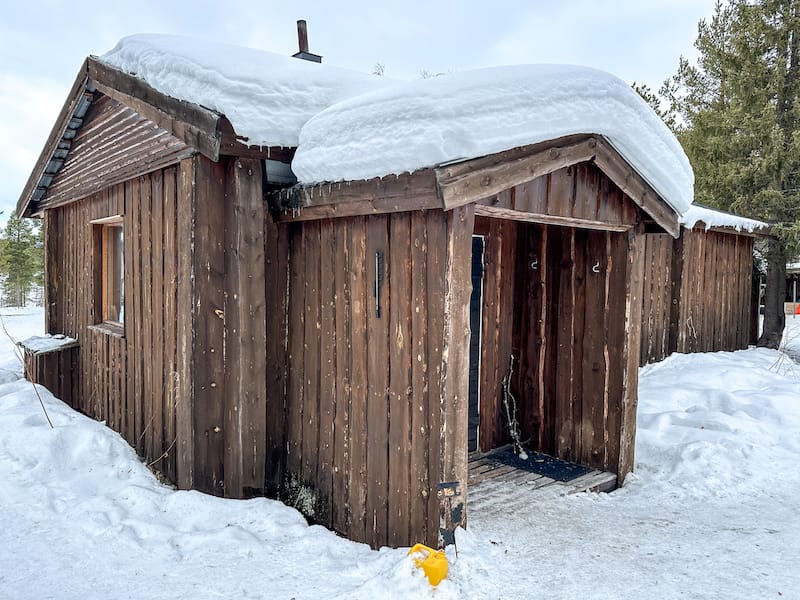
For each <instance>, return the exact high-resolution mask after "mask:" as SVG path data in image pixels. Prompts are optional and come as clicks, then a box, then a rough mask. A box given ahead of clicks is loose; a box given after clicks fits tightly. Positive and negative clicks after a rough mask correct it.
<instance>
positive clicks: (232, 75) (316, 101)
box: [100, 34, 390, 146]
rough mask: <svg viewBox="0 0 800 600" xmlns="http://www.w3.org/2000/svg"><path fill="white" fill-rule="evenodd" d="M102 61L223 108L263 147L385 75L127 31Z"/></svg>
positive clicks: (288, 140)
mask: <svg viewBox="0 0 800 600" xmlns="http://www.w3.org/2000/svg"><path fill="white" fill-rule="evenodd" d="M100 60H102V61H103V62H105V63H107V64H109V65H112V66H114V67H117V68H119V69H121V70H123V71H125V72H127V73H130V74H132V75H134V76H136V77H138V78H139V79H142V80H144V81H146V82H147V83H148V84H149V85H150V86H152V87H153V88H155V89H157V90H158V91H159V92H161V93H163V94H166V95H168V96H172V97H173V98H177V99H179V100H185V101H187V102H192V103H194V104H199V105H201V106H204V107H206V108H210V109H212V110H215V111H217V112H219V113H221V114H224V115H225V116H226V117H227V118H228V120H230V122H231V124H233V128H234V130H235V131H236V133H237V134H239V135H241V136H245V137H246V138H247V142H248V143H249V144H253V145H263V146H297V143H298V134H299V132H300V128H301V127H302V126H303V124H304V123H305V122H306V121H307V120H308V119H310V118H311V117H312V116H313V115H315V114H316V113H318V112H320V111H321V110H323V109H324V108H327V107H328V106H330V105H331V104H334V103H335V102H338V101H340V100H343V99H345V98H349V97H350V96H355V95H358V94H361V93H364V92H367V91H370V90H374V89H376V88H379V87H381V86H385V85H388V84H389V83H390V81H387V80H385V79H384V78H381V77H376V76H374V75H366V74H363V73H358V72H355V71H350V70H347V69H337V68H335V67H329V66H327V65H320V64H316V63H311V62H309V61H305V60H299V59H297V58H292V57H288V56H281V55H279V54H273V53H271V52H265V51H262V50H254V49H252V48H243V47H241V46H233V45H229V44H221V43H217V42H211V41H206V40H197V39H192V38H188V37H182V36H175V35H156V34H140V35H132V36H129V37H126V38H123V39H122V40H120V42H119V43H118V44H117V45H116V46H115V47H114V49H112V50H111V51H109V52H107V53H106V54H104V55H103V56H101V57H100Z"/></svg>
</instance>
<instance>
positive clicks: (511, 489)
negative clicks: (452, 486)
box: [468, 446, 617, 507]
mask: <svg viewBox="0 0 800 600" xmlns="http://www.w3.org/2000/svg"><path fill="white" fill-rule="evenodd" d="M537 471H538V472H537ZM468 485H469V504H470V506H471V507H475V506H479V505H480V504H482V503H484V502H485V501H492V500H495V499H497V498H496V497H497V496H503V495H506V494H508V493H514V494H516V493H519V492H528V491H534V490H535V491H536V492H537V493H539V492H542V493H557V494H558V495H567V494H578V493H581V492H610V491H611V490H614V489H616V487H617V476H616V474H614V473H609V472H607V471H598V470H597V469H590V468H588V467H584V466H582V465H578V464H576V463H571V462H568V461H562V460H560V459H557V458H553V457H551V456H548V455H544V454H538V453H531V455H530V456H529V457H528V458H527V459H525V460H523V459H520V458H519V457H517V456H516V455H515V454H513V452H512V450H511V447H510V446H504V447H502V448H497V449H495V450H492V451H490V452H486V453H479V452H472V453H470V455H469V484H468Z"/></svg>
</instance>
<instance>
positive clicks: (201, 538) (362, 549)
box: [0, 309, 800, 600]
mask: <svg viewBox="0 0 800 600" xmlns="http://www.w3.org/2000/svg"><path fill="white" fill-rule="evenodd" d="M2 313H3V315H4V317H3V319H4V321H5V323H6V326H7V328H8V330H9V332H10V333H11V334H12V336H14V337H16V338H17V339H22V338H25V337H27V336H29V335H38V334H41V333H42V315H41V311H40V310H38V311H31V310H17V311H12V310H9V309H3V311H2ZM788 323H789V328H788V330H787V335H786V339H787V341H788V344H789V346H790V349H791V350H792V351H794V352H796V353H797V354H798V355H800V319H791V318H790V319H789V322H788ZM0 369H2V370H0V431H1V432H2V433H0V482H1V484H0V598H4V599H5V598H8V599H17V598H31V599H33V598H35V599H43V598H58V599H68V598H75V599H77V598H81V599H86V598H93V599H94V598H97V599H107V598H136V599H137V600H139V599H148V600H149V599H157V598H170V599H174V598H193V599H194V598H197V599H204V598H336V597H339V598H395V597H417V598H425V597H436V598H581V599H584V598H604V599H607V598H726V599H730V598H799V597H800V569H798V565H797V561H798V557H800V510H798V509H800V500H798V497H797V495H798V490H800V469H798V468H797V465H798V459H800V366H798V365H797V364H795V363H793V362H792V361H791V360H789V359H788V358H787V357H786V356H785V355H783V354H781V353H779V352H773V351H767V350H755V349H753V350H747V351H741V352H734V353H715V354H706V355H691V356H689V355H677V356H673V357H671V358H669V359H668V360H666V361H664V362H662V363H659V364H657V365H651V366H648V367H646V368H644V369H642V371H641V381H640V393H639V421H638V436H637V446H636V473H635V475H632V476H631V477H630V478H629V479H628V481H627V482H626V485H625V486H624V487H623V488H622V489H620V490H617V491H615V492H613V493H611V494H581V495H576V496H543V495H537V496H528V495H526V494H525V493H524V492H522V491H521V490H519V489H518V488H517V489H516V490H514V491H513V492H510V493H509V494H508V495H507V496H506V497H505V498H503V497H502V496H500V497H499V498H498V499H496V500H495V501H493V502H492V503H490V504H488V505H486V506H484V507H483V508H482V509H481V510H480V511H477V510H476V511H473V512H472V513H471V514H470V528H469V531H467V532H459V535H458V542H459V555H458V558H456V557H455V556H454V554H453V552H452V549H451V550H450V551H449V555H450V559H451V573H450V577H449V578H448V579H447V580H445V581H444V582H442V584H441V585H440V586H439V588H438V589H436V590H432V589H431V588H430V587H429V586H428V584H427V582H426V580H425V579H423V577H422V576H421V574H420V573H419V572H418V571H417V570H416V569H415V568H414V567H413V565H412V563H411V561H410V560H409V559H408V558H407V557H406V553H405V551H404V550H402V549H401V550H388V549H383V550H381V551H378V552H376V551H372V550H370V549H369V548H368V547H366V546H365V545H362V544H355V543H352V542H348V541H346V540H343V539H341V538H339V537H337V536H335V535H334V534H332V533H331V532H329V531H327V530H325V529H323V528H321V527H317V526H314V527H309V526H307V525H306V523H305V521H304V520H303V518H302V517H301V516H300V515H299V514H298V513H297V512H296V511H294V510H292V509H289V508H286V507H284V506H283V505H282V504H280V503H278V502H274V501H270V500H266V499H257V500H248V501H235V500H222V499H218V498H212V497H209V496H205V495H203V494H200V493H197V492H176V491H173V490H171V489H169V488H167V487H164V486H162V485H160V484H159V483H158V482H157V481H156V480H155V478H154V477H153V476H152V475H151V474H150V472H149V471H148V470H147V469H146V468H145V467H144V466H143V465H142V464H141V463H140V462H139V461H138V460H137V458H136V456H135V455H134V453H133V452H132V450H131V449H130V448H129V447H128V446H127V445H126V444H125V442H123V441H122V439H121V438H120V437H119V436H117V435H116V434H115V433H113V432H112V431H110V430H108V429H107V428H105V427H104V426H103V425H102V424H100V423H97V422H94V421H92V420H91V419H88V418H86V417H84V416H81V415H79V414H77V413H75V412H73V411H71V410H70V409H69V408H67V407H66V406H65V405H64V404H63V403H61V402H60V401H59V400H57V399H55V398H53V397H52V395H50V394H49V393H47V392H46V391H44V390H40V391H41V394H42V397H43V399H44V401H45V404H46V406H47V409H48V411H49V413H50V417H51V418H52V419H53V422H54V424H55V429H53V430H50V429H49V428H48V427H47V425H46V422H45V419H44V417H43V415H42V411H41V408H40V407H39V403H38V401H37V399H36V395H35V394H34V393H33V391H32V388H31V386H30V384H28V383H26V382H24V381H22V380H18V379H16V378H17V377H18V375H19V371H20V368H19V364H18V363H16V362H15V358H14V354H13V347H12V345H11V343H10V342H9V341H8V340H6V339H5V336H4V339H3V340H2V341H1V342H0Z"/></svg>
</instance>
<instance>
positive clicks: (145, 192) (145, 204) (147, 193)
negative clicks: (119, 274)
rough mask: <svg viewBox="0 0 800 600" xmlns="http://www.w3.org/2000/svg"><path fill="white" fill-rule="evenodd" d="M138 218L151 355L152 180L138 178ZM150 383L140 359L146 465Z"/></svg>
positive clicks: (150, 455) (150, 447)
mask: <svg viewBox="0 0 800 600" xmlns="http://www.w3.org/2000/svg"><path fill="white" fill-rule="evenodd" d="M140 189H141V211H142V212H141V215H140V238H139V239H140V248H141V250H140V252H141V271H140V274H141V275H140V276H141V283H142V285H141V295H142V315H141V320H140V321H139V323H141V325H140V326H141V328H142V347H144V348H148V350H149V352H152V351H153V329H154V323H153V269H152V262H153V260H154V257H153V245H152V241H151V233H152V219H151V218H150V215H152V203H153V181H152V178H151V177H149V176H147V177H142V178H141V187H140ZM153 386H154V381H153V367H152V363H151V362H150V360H149V355H148V356H145V357H143V365H142V396H143V399H144V403H143V414H142V416H143V418H144V420H143V429H142V434H141V435H142V456H144V457H145V458H146V459H147V461H148V462H150V461H152V460H153V459H154V457H155V454H156V452H155V437H154V434H153V432H154V425H155V393H154V389H153Z"/></svg>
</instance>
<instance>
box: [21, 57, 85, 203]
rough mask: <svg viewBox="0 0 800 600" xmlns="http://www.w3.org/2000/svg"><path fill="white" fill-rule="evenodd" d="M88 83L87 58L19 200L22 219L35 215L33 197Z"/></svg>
mask: <svg viewBox="0 0 800 600" xmlns="http://www.w3.org/2000/svg"><path fill="white" fill-rule="evenodd" d="M88 83H89V71H88V58H87V59H86V60H84V61H83V64H82V65H81V68H80V69H79V70H78V74H77V76H76V77H75V81H74V82H73V84H72V87H71V88H70V91H69V95H68V96H67V99H66V101H65V102H64V105H63V106H62V107H61V112H59V113H58V117H57V118H56V122H55V124H54V125H53V129H52V130H51V131H50V135H49V136H48V138H47V141H46V142H45V145H44V148H43V149H42V152H41V154H39V158H38V159H37V161H36V164H35V165H34V167H33V170H32V171H31V174H30V175H29V176H28V181H27V183H26V184H25V187H24V188H23V189H22V194H21V195H20V197H19V200H17V214H18V215H20V216H22V217H31V216H33V213H32V212H31V201H32V200H33V196H34V194H35V193H36V191H37V189H39V187H40V185H39V184H40V183H41V180H42V176H43V175H44V174H45V171H46V170H47V166H48V164H49V163H50V161H51V160H52V159H53V158H54V156H55V153H56V150H57V149H58V145H59V143H60V142H61V141H62V139H63V136H64V132H65V131H66V130H67V127H68V126H69V124H70V121H72V118H73V115H74V114H75V111H76V109H77V108H78V103H79V101H80V100H82V99H83V98H84V95H83V94H84V91H85V90H86V87H87V84H88Z"/></svg>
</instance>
